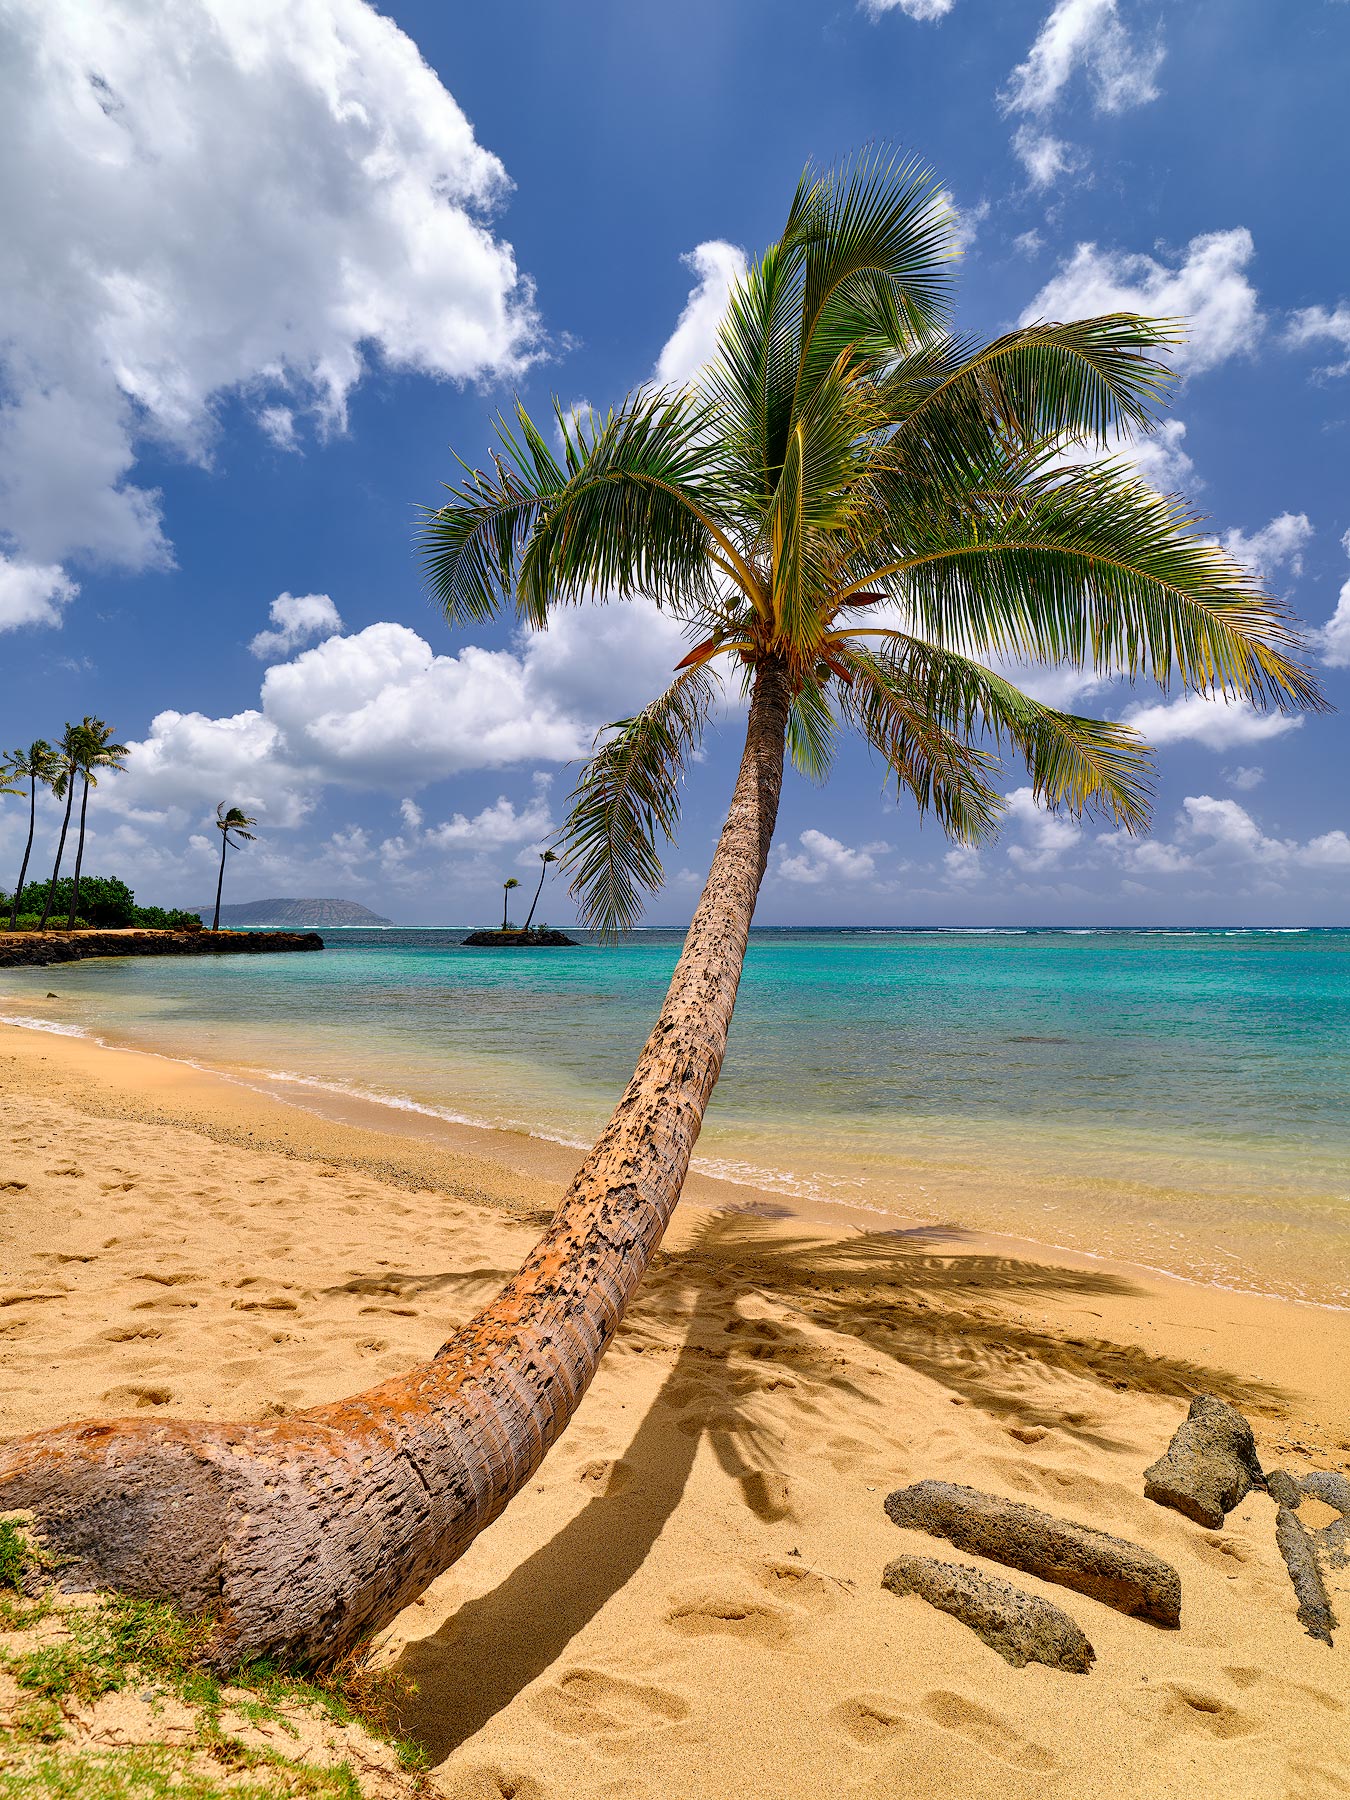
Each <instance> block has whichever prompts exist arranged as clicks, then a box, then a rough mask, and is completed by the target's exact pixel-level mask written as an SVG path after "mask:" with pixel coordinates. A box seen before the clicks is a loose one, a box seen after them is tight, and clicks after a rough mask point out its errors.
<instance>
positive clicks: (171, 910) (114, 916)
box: [0, 875, 202, 931]
mask: <svg viewBox="0 0 1350 1800" xmlns="http://www.w3.org/2000/svg"><path fill="white" fill-rule="evenodd" d="M51 886H52V884H51V882H50V881H30V882H26V883H25V884H24V890H23V908H24V910H23V912H22V913H21V914H20V915H19V919H18V922H17V927H16V928H17V929H18V930H19V931H36V930H37V928H38V926H39V925H40V924H41V922H42V911H43V908H44V907H45V906H46V904H47V895H48V893H49V891H51ZM74 886H75V883H74V881H73V880H72V879H71V878H70V877H69V876H66V875H63V876H62V877H61V879H60V880H59V881H58V882H57V884H56V889H55V892H54V893H53V895H52V906H51V913H50V916H49V917H48V920H47V927H48V929H49V930H51V931H60V930H63V929H64V927H65V923H66V918H67V915H68V914H69V912H70V896H71V893H72V892H73V890H74ZM9 904H10V901H9V896H8V895H6V894H0V909H3V910H4V911H5V912H8V910H9ZM128 926H140V927H142V928H143V929H144V930H146V931H200V930H201V928H202V922H201V919H200V918H199V917H198V915H197V914H196V913H195V912H186V911H184V910H183V908H182V907H178V906H172V907H164V906H137V904H136V896H135V894H133V893H132V891H131V889H130V888H129V887H128V886H127V884H126V882H125V881H123V880H122V879H121V878H120V876H117V875H84V876H81V878H80V913H79V917H78V918H77V919H76V921H75V929H76V930H77V931H88V930H91V929H96V930H101V931H119V930H123V929H125V928H126V927H128Z"/></svg>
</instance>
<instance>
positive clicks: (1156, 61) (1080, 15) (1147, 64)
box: [1001, 0, 1163, 114]
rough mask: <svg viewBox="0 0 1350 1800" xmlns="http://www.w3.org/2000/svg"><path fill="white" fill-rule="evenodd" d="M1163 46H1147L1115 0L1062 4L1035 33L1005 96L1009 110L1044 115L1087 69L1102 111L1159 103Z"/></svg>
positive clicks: (1062, 0)
mask: <svg viewBox="0 0 1350 1800" xmlns="http://www.w3.org/2000/svg"><path fill="white" fill-rule="evenodd" d="M1162 60H1163V49H1162V46H1161V44H1153V45H1150V46H1149V47H1147V48H1142V47H1141V46H1139V45H1138V44H1136V43H1134V42H1132V41H1131V39H1130V36H1129V33H1128V32H1127V31H1126V30H1125V27H1124V26H1123V25H1122V24H1121V22H1120V15H1119V10H1118V8H1117V5H1116V0H1058V3H1057V4H1056V5H1055V6H1054V7H1053V8H1052V9H1051V11H1050V13H1049V15H1048V17H1047V18H1046V21H1045V23H1044V24H1043V25H1042V26H1041V29H1040V31H1039V32H1038V33H1037V34H1036V39H1035V42H1034V43H1033V44H1032V46H1031V49H1030V51H1029V52H1028V53H1027V59H1026V61H1025V62H1023V63H1019V64H1018V65H1017V67H1016V68H1015V69H1014V70H1013V72H1012V74H1011V75H1010V76H1009V78H1008V85H1007V87H1006V88H1005V89H1004V91H1003V94H1002V96H1001V98H1002V102H1003V106H1004V110H1005V111H1007V112H1029V113H1035V114H1043V113H1046V112H1048V111H1049V110H1050V108H1051V107H1052V106H1054V105H1055V103H1056V102H1057V101H1058V99H1059V97H1060V94H1061V92H1062V91H1063V89H1064V88H1065V86H1066V85H1067V84H1068V82H1069V81H1070V79H1071V78H1072V77H1073V75H1074V74H1075V73H1076V72H1077V71H1078V70H1080V69H1081V70H1082V71H1083V73H1084V74H1085V75H1086V76H1087V78H1088V80H1089V82H1090V83H1091V86H1092V95H1093V100H1094V102H1095V104H1096V106H1097V109H1098V111H1100V112H1123V111H1124V110H1125V109H1126V108H1127V107H1131V106H1142V105H1143V104H1144V103H1145V102H1146V101H1149V100H1156V99H1157V97H1158V88H1157V85H1156V82H1155V80H1154V77H1155V76H1156V75H1157V73H1158V69H1159V67H1160V66H1161V63H1162Z"/></svg>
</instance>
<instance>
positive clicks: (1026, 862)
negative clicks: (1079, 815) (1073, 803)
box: [1006, 787, 1083, 870]
mask: <svg viewBox="0 0 1350 1800" xmlns="http://www.w3.org/2000/svg"><path fill="white" fill-rule="evenodd" d="M1006 817H1007V818H1008V819H1009V820H1010V821H1011V822H1012V823H1013V824H1014V825H1016V826H1017V827H1018V828H1019V829H1020V830H1021V832H1022V835H1023V837H1024V838H1025V839H1026V842H1025V843H1021V844H1011V845H1010V846H1009V848H1008V860H1009V862H1011V863H1015V864H1016V865H1017V867H1018V868H1019V869H1026V870H1032V869H1048V868H1049V867H1050V866H1051V865H1052V864H1053V863H1057V862H1058V861H1059V860H1060V858H1061V857H1062V856H1064V855H1065V854H1066V853H1067V852H1068V851H1070V850H1073V849H1075V848H1076V847H1077V845H1078V843H1079V841H1080V839H1081V838H1082V835H1083V834H1082V829H1081V827H1080V826H1078V825H1076V824H1075V823H1074V821H1073V820H1072V819H1061V818H1057V817H1056V816H1055V814H1054V813H1052V812H1047V811H1046V809H1045V807H1043V806H1041V805H1039V804H1038V802H1037V800H1036V796H1035V794H1034V793H1033V792H1032V790H1031V789H1030V788H1029V787H1023V788H1015V789H1014V790H1013V792H1012V793H1011V794H1009V795H1008V811H1007V814H1006Z"/></svg>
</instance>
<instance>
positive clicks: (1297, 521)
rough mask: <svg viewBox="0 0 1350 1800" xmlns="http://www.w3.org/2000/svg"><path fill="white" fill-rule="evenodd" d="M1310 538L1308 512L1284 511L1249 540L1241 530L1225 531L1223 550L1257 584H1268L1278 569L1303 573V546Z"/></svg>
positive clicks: (1310, 528)
mask: <svg viewBox="0 0 1350 1800" xmlns="http://www.w3.org/2000/svg"><path fill="white" fill-rule="evenodd" d="M1312 535H1313V528H1312V524H1311V522H1310V520H1309V518H1308V515H1307V513H1290V512H1285V513H1281V514H1280V515H1279V517H1278V518H1275V519H1272V520H1271V521H1270V523H1269V525H1263V526H1262V527H1261V529H1260V530H1259V531H1254V532H1253V533H1252V535H1251V536H1250V537H1247V536H1246V535H1245V534H1244V533H1243V532H1241V531H1226V532H1225V533H1224V535H1223V547H1224V549H1225V550H1226V551H1227V552H1228V554H1229V555H1230V556H1231V557H1232V558H1233V560H1234V561H1235V562H1240V563H1242V564H1243V565H1244V566H1245V567H1246V568H1248V569H1250V570H1251V572H1252V574H1253V575H1255V576H1256V578H1257V580H1258V581H1263V582H1267V583H1268V582H1269V581H1270V580H1271V578H1272V577H1273V576H1274V574H1275V572H1276V570H1278V569H1283V568H1285V567H1287V568H1288V570H1289V573H1290V574H1291V575H1295V576H1297V575H1301V574H1302V573H1303V555H1302V551H1303V546H1304V545H1305V544H1306V543H1307V542H1308V540H1309V538H1311V537H1312Z"/></svg>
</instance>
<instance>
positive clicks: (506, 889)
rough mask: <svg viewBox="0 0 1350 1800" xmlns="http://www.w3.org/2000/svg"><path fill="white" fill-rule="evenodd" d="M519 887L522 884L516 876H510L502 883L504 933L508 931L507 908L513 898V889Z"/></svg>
mask: <svg viewBox="0 0 1350 1800" xmlns="http://www.w3.org/2000/svg"><path fill="white" fill-rule="evenodd" d="M519 886H520V883H519V882H518V881H517V880H516V878H515V876H514V875H511V876H508V878H507V879H506V880H505V881H504V882H503V883H502V930H503V931H505V930H506V907H507V903H508V901H509V900H510V898H511V889H512V888H518V887H519Z"/></svg>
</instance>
